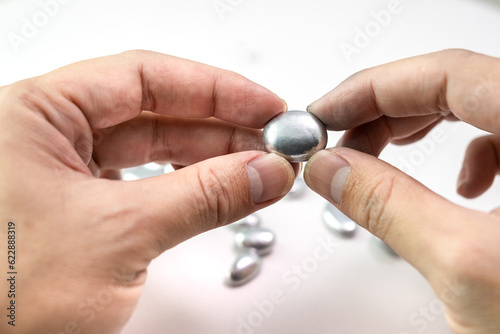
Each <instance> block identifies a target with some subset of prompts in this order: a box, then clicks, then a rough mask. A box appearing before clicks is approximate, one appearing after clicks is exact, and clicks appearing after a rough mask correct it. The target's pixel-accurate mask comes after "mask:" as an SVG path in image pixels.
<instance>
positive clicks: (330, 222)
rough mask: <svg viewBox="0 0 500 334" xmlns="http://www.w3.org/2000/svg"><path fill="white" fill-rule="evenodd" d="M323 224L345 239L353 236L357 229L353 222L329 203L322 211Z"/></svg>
mask: <svg viewBox="0 0 500 334" xmlns="http://www.w3.org/2000/svg"><path fill="white" fill-rule="evenodd" d="M323 222H324V223H325V225H326V226H327V227H328V228H329V229H331V230H333V231H335V232H336V233H338V234H339V235H340V236H342V237H345V238H350V237H352V236H354V233H355V232H356V229H357V228H358V225H357V224H356V223H355V222H353V221H352V220H351V219H350V218H349V217H347V216H346V215H344V214H343V213H342V212H340V211H339V210H338V209H337V208H336V207H335V206H333V204H330V203H328V204H327V205H326V207H325V211H323Z"/></svg>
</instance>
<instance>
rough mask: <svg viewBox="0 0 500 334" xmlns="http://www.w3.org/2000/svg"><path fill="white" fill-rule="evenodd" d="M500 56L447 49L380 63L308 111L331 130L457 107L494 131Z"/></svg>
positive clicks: (498, 121) (499, 109)
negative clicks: (383, 118) (499, 57)
mask: <svg viewBox="0 0 500 334" xmlns="http://www.w3.org/2000/svg"><path fill="white" fill-rule="evenodd" d="M499 91H500V60H499V59H497V58H493V57H489V56H485V55H481V54H477V53H473V52H470V51H465V50H446V51H441V52H435V53H431V54H427V55H422V56H417V57H413V58H408V59H403V60H399V61H395V62H392V63H389V64H385V65H380V66H376V67H373V68H370V69H367V70H364V71H361V72H358V73H356V74H355V75H353V76H351V77H349V78H348V79H347V80H345V81H344V82H343V83H341V84H340V85H339V86H338V87H336V88H335V89H333V90H332V91H331V92H329V93H327V94H326V95H325V96H323V97H322V98H320V99H319V100H317V101H315V102H313V103H312V104H311V105H310V106H309V107H308V111H309V112H311V113H313V114H314V115H316V116H317V117H318V118H319V119H321V120H322V121H323V123H325V124H326V125H327V126H328V128H329V129H330V130H345V129H350V128H353V127H356V126H359V125H361V124H364V123H367V122H371V121H373V120H376V119H378V118H380V117H382V116H390V117H409V116H418V115H429V114H436V113H438V114H442V113H448V112H450V111H451V112H453V114H454V115H455V116H457V117H458V118H459V119H461V120H463V121H465V122H467V123H470V124H472V125H475V126H477V127H480V128H482V129H484V130H487V131H490V132H498V131H500V117H499V116H500V100H499V99H498V92H499Z"/></svg>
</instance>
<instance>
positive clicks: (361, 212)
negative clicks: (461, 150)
mask: <svg viewBox="0 0 500 334" xmlns="http://www.w3.org/2000/svg"><path fill="white" fill-rule="evenodd" d="M499 80H500V59H496V58H491V57H487V56H484V55H479V54H475V53H472V52H468V51H463V50H448V51H443V52H438V53H433V54H429V55H424V56H419V57H414V58H410V59H405V60H401V61H397V62H394V63H390V64H386V65H382V66H378V67H374V68H371V69H367V70H364V71H362V72H360V73H357V74H355V75H354V76H352V77H350V78H348V79H347V80H346V81H344V82H343V83H342V84H340V85H339V86H338V87H337V88H335V89H333V90H332V91H331V92H329V93H328V94H327V95H325V96H324V97H322V98H321V99H319V100H318V101H316V102H314V103H313V104H311V105H310V107H309V108H308V111H309V112H311V113H313V114H314V115H316V116H317V117H319V118H320V119H321V120H322V121H323V122H324V123H325V124H326V125H327V128H328V129H329V130H347V131H346V132H345V134H344V136H343V137H342V139H341V141H340V145H339V146H342V147H338V148H333V149H329V150H323V151H320V152H318V153H317V154H316V155H314V156H313V157H312V158H311V160H309V162H308V163H307V165H306V168H305V170H304V177H305V180H306V182H307V184H308V185H309V187H311V188H312V189H313V190H314V191H316V192H318V193H319V194H320V195H322V196H323V197H325V198H326V199H327V200H329V201H330V202H331V203H333V204H335V205H336V206H337V207H338V208H339V209H340V210H341V211H343V212H344V213H345V214H346V215H348V216H349V217H351V218H352V219H353V220H354V221H356V222H357V223H358V224H360V225H361V226H362V227H364V228H366V229H367V230H368V231H370V232H371V233H373V234H374V235H376V236H378V237H379V238H381V239H382V240H383V241H385V242H386V243H387V244H388V245H389V246H391V247H392V248H393V249H394V250H395V251H396V252H397V253H399V254H400V255H401V256H402V257H404V258H405V259H406V260H408V262H409V263H411V264H412V265H413V266H415V267H416V268H417V269H418V270H419V271H420V272H421V273H422V274H423V275H424V276H425V277H426V278H427V280H428V281H429V282H430V284H431V285H432V287H433V289H434V291H435V293H436V295H437V296H438V297H439V298H440V299H441V300H442V301H443V303H444V305H445V314H446V317H447V320H448V323H449V324H450V326H451V328H452V330H453V331H454V332H455V333H456V334H472V333H474V334H483V333H484V334H485V333H491V334H493V333H500V265H499V264H500V210H498V209H496V210H493V211H492V212H491V213H489V214H486V213H481V212H477V211H473V210H469V209H465V208H463V207H460V206H458V205H455V204H453V203H450V202H449V201H447V200H445V199H444V198H442V197H440V196H438V195H437V194H435V193H433V192H432V191H430V190H429V189H427V188H426V187H424V186H423V185H422V184H420V183H419V182H417V181H416V180H414V179H412V178H411V177H409V176H407V175H406V174H404V173H402V172H401V171H399V170H398V169H396V168H394V167H392V166H390V165H389V164H387V163H384V162H383V161H381V160H379V159H377V158H376V157H375V156H377V155H378V154H379V153H380V151H381V150H382V149H383V148H384V147H385V146H386V145H387V144H388V143H389V142H394V143H397V144H405V143H411V142H413V141H416V140H418V139H420V138H422V137H423V136H425V134H426V133H427V132H429V131H430V130H431V129H432V128H433V127H434V126H435V125H436V124H438V123H439V122H440V121H441V120H443V119H444V118H458V119H460V120H462V121H464V122H467V123H469V124H472V125H474V126H476V127H479V128H481V129H484V130H486V131H489V132H491V133H493V135H490V136H487V137H483V138H479V139H476V140H474V141H473V142H472V143H471V144H470V146H469V148H468V150H467V153H466V156H465V160H464V164H463V170H462V172H461V174H460V176H459V181H458V192H459V193H460V194H462V195H463V196H466V197H474V196H478V195H479V194H481V193H482V192H484V191H485V190H486V189H487V188H489V186H490V185H491V183H492V181H493V179H494V177H495V175H496V174H497V173H498V172H499V170H500V162H499V159H498V156H500V81H499ZM351 148H355V149H356V150H353V149H351ZM360 151H361V152H360ZM367 153H368V154H367Z"/></svg>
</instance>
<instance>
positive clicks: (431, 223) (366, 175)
mask: <svg viewBox="0 0 500 334" xmlns="http://www.w3.org/2000/svg"><path fill="white" fill-rule="evenodd" d="M304 178H305V181H306V183H307V184H308V186H309V187H310V188H311V189H313V190H314V191H315V192H317V193H318V194H320V195H322V196H323V197H325V198H326V199H327V200H329V201H330V202H331V203H333V204H335V205H336V206H337V207H339V208H340V210H341V211H343V212H344V213H345V214H346V215H347V216H349V217H350V218H352V219H353V220H354V221H355V222H357V223H358V224H359V225H361V226H362V227H364V228H366V229H367V230H368V231H370V232H371V233H373V234H374V235H376V236H377V237H379V238H380V239H382V240H383V241H384V242H386V243H387V244H388V245H389V246H390V247H391V248H393V249H394V250H395V251H396V252H397V253H398V254H400V255H401V256H402V257H404V258H405V259H407V260H408V261H409V262H410V263H412V264H413V265H414V266H415V267H416V268H417V269H419V270H421V271H422V272H423V273H424V274H428V273H430V272H432V270H431V269H432V266H434V265H435V264H436V259H439V258H440V259H442V256H443V255H446V254H443V252H442V249H441V248H442V247H441V245H443V244H446V243H447V242H448V241H449V240H448V238H449V236H452V235H453V234H454V231H455V230H458V231H461V230H460V229H461V228H464V230H462V231H467V228H468V227H467V226H468V225H467V224H466V223H462V222H464V217H466V216H467V215H468V211H467V210H466V209H463V208H461V207H458V206H456V205H454V204H452V203H450V202H449V201H447V200H446V199H444V198H442V197H441V196H438V195H437V194H435V193H433V192H432V191H430V190H429V189H427V188H426V187H424V186H423V185H422V184H420V183H419V182H417V181H416V180H414V179H412V178H411V177H409V176H407V175H406V174H404V173H403V172H401V171H399V170H398V169H396V168H394V167H393V166H391V165H389V164H387V163H385V162H383V161H381V160H379V159H377V158H375V157H373V156H370V155H368V154H365V153H361V152H358V151H355V150H351V149H347V148H335V149H331V150H323V151H320V152H319V153H317V154H315V155H314V156H313V157H312V158H311V159H310V160H309V162H308V163H307V165H306V168H305V171H304Z"/></svg>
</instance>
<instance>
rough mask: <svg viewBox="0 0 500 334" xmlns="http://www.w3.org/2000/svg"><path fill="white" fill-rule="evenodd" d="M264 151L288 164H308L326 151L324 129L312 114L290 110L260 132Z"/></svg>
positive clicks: (270, 122) (326, 136)
mask: <svg viewBox="0 0 500 334" xmlns="http://www.w3.org/2000/svg"><path fill="white" fill-rule="evenodd" d="M263 139H264V144H265V146H266V150H267V151H269V152H271V153H275V154H278V155H280V156H282V157H283V158H285V159H287V160H288V161H290V162H302V161H307V160H309V158H310V157H311V156H312V155H313V154H314V153H316V152H317V151H319V150H322V149H324V148H325V147H326V144H327V141H328V135H327V132H326V129H325V125H324V124H323V123H322V122H321V121H320V120H319V119H318V118H317V117H316V116H314V115H313V114H311V113H308V112H305V111H298V110H290V111H287V112H285V113H282V114H279V115H278V116H276V117H275V118H273V119H272V120H270V121H269V122H268V123H267V124H266V126H265V127H264V131H263Z"/></svg>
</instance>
